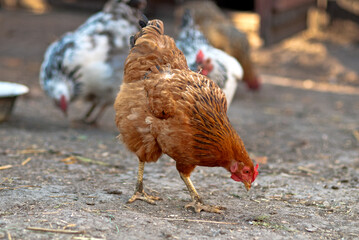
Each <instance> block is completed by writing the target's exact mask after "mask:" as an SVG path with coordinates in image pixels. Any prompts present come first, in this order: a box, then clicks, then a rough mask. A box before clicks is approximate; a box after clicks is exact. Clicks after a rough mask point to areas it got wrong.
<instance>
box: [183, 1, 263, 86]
mask: <svg viewBox="0 0 359 240" xmlns="http://www.w3.org/2000/svg"><path fill="white" fill-rule="evenodd" d="M185 9H191V14H192V16H193V18H194V21H195V24H196V25H198V27H199V29H200V30H201V32H202V33H203V34H204V36H205V37H206V38H207V39H208V41H209V43H210V44H211V45H212V46H214V47H216V48H218V49H221V50H223V51H225V52H226V53H228V54H229V55H231V56H233V57H234V58H236V59H237V60H238V62H239V63H240V64H241V66H242V68H243V81H244V82H246V84H247V86H248V88H249V89H251V90H257V89H259V88H260V84H261V82H260V79H259V77H258V75H257V73H256V69H255V66H254V64H253V62H252V59H251V56H250V45H249V42H248V39H247V36H246V34H245V33H243V32H241V31H239V30H238V29H237V28H236V27H235V26H234V25H233V23H232V22H231V21H230V19H229V18H228V16H226V15H225V14H224V13H223V12H222V11H221V9H220V8H219V7H218V6H217V5H216V4H215V3H214V2H213V1H201V0H199V1H187V2H185V3H184V4H183V5H182V6H181V7H179V8H178V9H177V10H176V12H177V15H181V16H182V14H183V12H184V11H185Z"/></svg>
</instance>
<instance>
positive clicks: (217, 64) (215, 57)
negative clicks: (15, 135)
mask: <svg viewBox="0 0 359 240" xmlns="http://www.w3.org/2000/svg"><path fill="white" fill-rule="evenodd" d="M176 44H177V47H178V48H179V49H180V50H181V51H182V52H183V53H184V55H185V56H186V59H187V63H188V66H189V67H190V69H191V70H193V71H200V72H201V73H202V74H203V75H206V76H208V77H209V78H210V79H211V80H213V81H214V82H215V83H216V84H217V85H218V86H219V87H220V88H222V90H223V92H224V94H225V95H226V98H227V103H228V106H229V105H230V104H231V102H232V99H233V96H234V94H235V91H236V88H237V83H238V82H239V81H241V80H242V77H243V69H242V67H241V65H240V64H239V63H238V61H237V60H236V59H235V58H234V57H232V56H230V55H228V54H227V53H225V52H223V51H222V50H219V49H217V48H215V47H213V46H212V45H210V44H209V42H208V41H207V39H206V38H205V36H204V35H203V34H202V33H201V32H200V31H199V30H198V28H197V27H196V26H195V24H194V21H193V19H192V16H191V12H190V10H189V9H187V10H186V11H185V13H184V14H183V17H182V26H181V31H180V32H179V35H178V38H177V40H176Z"/></svg>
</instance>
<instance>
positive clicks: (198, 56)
mask: <svg viewBox="0 0 359 240" xmlns="http://www.w3.org/2000/svg"><path fill="white" fill-rule="evenodd" d="M203 58H204V54H203V52H202V50H199V51H198V53H197V56H196V63H202V62H203Z"/></svg>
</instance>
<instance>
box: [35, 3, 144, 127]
mask: <svg viewBox="0 0 359 240" xmlns="http://www.w3.org/2000/svg"><path fill="white" fill-rule="evenodd" d="M145 5H146V1H145V0H110V1H109V2H107V3H106V4H105V6H104V8H103V10H102V11H101V12H98V13H96V14H94V15H93V16H91V17H90V18H89V19H88V20H87V21H86V22H85V23H84V24H82V25H81V26H80V27H79V28H78V29H76V30H75V31H73V32H69V33H66V34H65V35H64V36H62V37H61V38H60V39H59V40H58V41H56V42H54V43H52V44H51V45H50V46H49V47H48V49H47V51H46V53H45V58H44V61H43V63H42V66H41V70H40V84H41V87H42V88H43V90H44V91H45V93H46V94H47V95H48V96H49V97H50V98H52V99H53V100H54V101H55V104H56V105H57V106H58V107H59V108H60V109H61V110H62V111H63V112H64V113H65V115H67V110H68V106H69V104H70V103H71V102H72V101H74V100H76V99H82V100H85V101H87V102H90V103H91V106H90V108H89V110H88V111H87V112H86V114H85V115H84V117H83V119H82V121H84V122H86V123H96V121H97V120H98V118H99V117H100V116H101V115H102V114H103V112H104V110H105V109H106V107H107V106H109V105H112V104H113V102H114V100H115V97H116V94H117V91H118V88H119V86H120V84H121V82H122V78H123V68H124V62H125V59H126V57H127V55H128V52H129V49H130V46H129V43H128V39H129V37H130V36H131V35H133V34H135V33H136V32H137V31H138V30H139V27H138V20H139V19H140V17H141V15H142V13H141V10H143V9H144V8H145ZM96 108H99V110H98V113H97V114H94V110H95V109H96ZM95 111H96V110H95ZM91 116H94V117H92V119H91Z"/></svg>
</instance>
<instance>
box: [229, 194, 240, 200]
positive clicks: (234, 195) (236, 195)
mask: <svg viewBox="0 0 359 240" xmlns="http://www.w3.org/2000/svg"><path fill="white" fill-rule="evenodd" d="M230 195H231V196H232V197H235V198H239V199H241V196H239V195H238V194H235V193H231V194H230Z"/></svg>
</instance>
